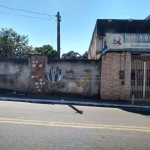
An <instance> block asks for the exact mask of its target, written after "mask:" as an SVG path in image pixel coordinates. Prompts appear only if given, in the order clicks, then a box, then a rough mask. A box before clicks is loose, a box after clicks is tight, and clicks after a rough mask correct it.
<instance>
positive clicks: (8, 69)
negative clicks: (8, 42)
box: [0, 59, 30, 92]
mask: <svg viewBox="0 0 150 150" xmlns="http://www.w3.org/2000/svg"><path fill="white" fill-rule="evenodd" d="M29 65H30V64H29V60H28V59H0V89H4V90H13V91H22V92H27V91H28V83H29V76H30V67H29Z"/></svg>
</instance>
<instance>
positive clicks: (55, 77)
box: [44, 66, 62, 83]
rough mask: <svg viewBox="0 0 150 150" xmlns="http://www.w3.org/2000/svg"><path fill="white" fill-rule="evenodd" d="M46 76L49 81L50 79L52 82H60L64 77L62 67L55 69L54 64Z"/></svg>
mask: <svg viewBox="0 0 150 150" xmlns="http://www.w3.org/2000/svg"><path fill="white" fill-rule="evenodd" d="M44 77H45V79H46V80H47V81H50V82H53V83H55V82H58V81H60V80H61V78H62V75H61V69H59V67H56V68H55V69H54V67H53V66H52V68H51V69H50V72H49V73H46V74H45V75H44Z"/></svg>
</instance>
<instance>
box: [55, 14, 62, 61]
mask: <svg viewBox="0 0 150 150" xmlns="http://www.w3.org/2000/svg"><path fill="white" fill-rule="evenodd" d="M56 17H57V59H60V21H61V20H60V18H61V16H60V14H59V12H57V15H56Z"/></svg>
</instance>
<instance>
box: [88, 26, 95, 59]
mask: <svg viewBox="0 0 150 150" xmlns="http://www.w3.org/2000/svg"><path fill="white" fill-rule="evenodd" d="M96 36H97V28H96V26H95V28H94V32H93V35H92V39H91V43H90V46H89V50H88V59H96V47H97V44H96Z"/></svg>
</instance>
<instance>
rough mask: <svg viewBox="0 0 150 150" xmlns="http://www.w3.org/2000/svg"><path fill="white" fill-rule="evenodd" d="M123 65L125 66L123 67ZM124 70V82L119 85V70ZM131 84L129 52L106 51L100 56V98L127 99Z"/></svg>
mask: <svg viewBox="0 0 150 150" xmlns="http://www.w3.org/2000/svg"><path fill="white" fill-rule="evenodd" d="M124 66H125V68H124ZM120 70H124V71H125V84H124V85H121V80H120V78H119V71H120ZM130 84H131V54H130V53H129V52H126V53H125V52H123V53H118V52H108V53H106V54H105V55H104V56H103V57H102V70H101V91H100V92H101V99H109V100H119V99H120V100H129V99H130Z"/></svg>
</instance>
